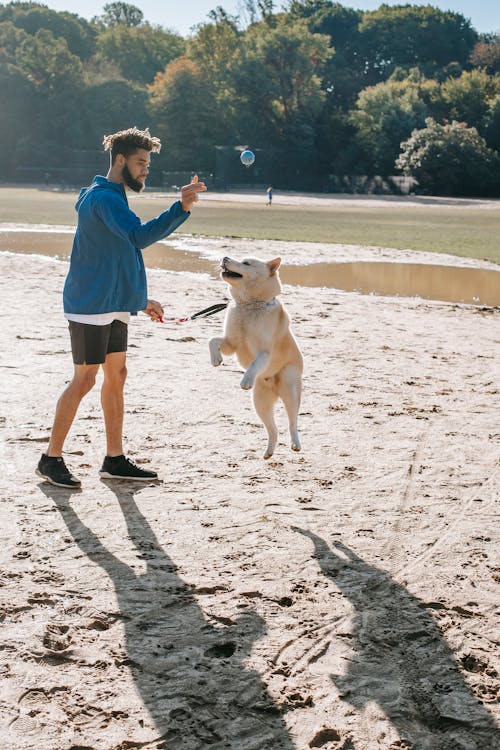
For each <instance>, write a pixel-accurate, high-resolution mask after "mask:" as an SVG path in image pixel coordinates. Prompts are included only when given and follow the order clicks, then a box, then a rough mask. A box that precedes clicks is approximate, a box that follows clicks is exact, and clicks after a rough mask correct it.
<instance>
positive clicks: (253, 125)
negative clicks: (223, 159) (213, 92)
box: [236, 15, 330, 148]
mask: <svg viewBox="0 0 500 750" xmlns="http://www.w3.org/2000/svg"><path fill="white" fill-rule="evenodd" d="M329 55H330V50H329V39H328V37H327V36H326V35H323V34H311V32H310V31H309V30H308V28H307V24H306V22H305V21H303V20H299V21H295V22H294V23H290V20H289V19H288V18H287V16H284V15H281V16H276V17H275V23H274V26H270V25H269V24H267V23H265V22H262V23H260V24H256V25H254V26H252V27H250V29H249V30H248V31H247V33H246V35H245V39H244V44H243V51H242V55H241V58H240V60H239V65H238V70H237V73H236V79H237V85H236V91H237V94H238V99H239V103H240V113H241V115H243V116H240V119H239V133H240V136H241V139H242V140H243V141H255V140H258V141H259V143H261V144H262V145H266V146H272V145H278V144H279V145H280V146H282V147H288V148H294V147H300V148H302V147H309V148H310V147H311V146H312V145H313V143H314V123H315V121H316V119H317V117H318V116H319V114H320V112H321V109H322V107H323V103H324V99H325V93H324V91H323V90H322V86H321V78H320V76H319V74H318V71H319V70H320V69H321V67H322V65H323V64H324V63H325V61H326V60H327V59H328V56H329Z"/></svg>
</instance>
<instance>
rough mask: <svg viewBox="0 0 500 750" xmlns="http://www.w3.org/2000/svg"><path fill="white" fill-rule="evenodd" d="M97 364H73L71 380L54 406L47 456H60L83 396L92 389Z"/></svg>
mask: <svg viewBox="0 0 500 750" xmlns="http://www.w3.org/2000/svg"><path fill="white" fill-rule="evenodd" d="M98 369H99V365H75V371H74V375H73V380H72V381H71V383H70V384H69V385H68V387H67V388H66V389H65V390H64V391H63V392H62V394H61V396H60V398H59V401H58V402H57V406H56V413H55V416H54V424H53V425H52V432H51V435H50V442H49V447H48V448H47V454H46V455H47V456H61V455H62V449H63V445H64V441H65V440H66V436H67V434H68V432H69V430H70V427H71V425H72V424H73V420H74V419H75V415H76V412H77V411H78V407H79V406H80V402H81V400H82V399H83V397H84V396H85V395H86V394H87V393H88V392H89V391H90V390H92V387H93V386H94V383H95V377H96V375H97V371H98Z"/></svg>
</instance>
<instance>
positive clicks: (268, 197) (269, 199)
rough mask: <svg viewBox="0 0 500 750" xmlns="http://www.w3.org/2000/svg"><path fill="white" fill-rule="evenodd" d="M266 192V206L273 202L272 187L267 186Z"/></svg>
mask: <svg viewBox="0 0 500 750" xmlns="http://www.w3.org/2000/svg"><path fill="white" fill-rule="evenodd" d="M266 194H267V200H266V206H271V205H272V202H273V189H272V187H268V188H267V190H266Z"/></svg>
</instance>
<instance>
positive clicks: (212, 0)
mask: <svg viewBox="0 0 500 750" xmlns="http://www.w3.org/2000/svg"><path fill="white" fill-rule="evenodd" d="M107 1H108V0H40V2H42V3H43V4H44V5H47V6H48V7H49V8H53V9H54V10H67V11H70V12H71V13H77V14H78V15H79V16H83V17H84V18H87V19H90V18H92V17H93V16H98V15H100V14H101V12H102V8H103V6H104V5H105V4H106V2H107ZM129 1H130V4H131V5H135V6H136V7H137V8H140V9H141V10H142V12H143V13H144V18H145V20H146V21H149V22H150V23H154V24H160V25H161V26H165V27H167V28H169V29H173V30H174V31H177V33H179V34H181V35H182V36H188V34H189V31H190V29H191V28H192V27H193V26H195V25H196V24H198V23H203V22H204V21H206V20H207V13H208V12H209V11H210V10H212V9H213V8H215V7H217V6H218V5H221V6H222V7H223V8H224V9H225V10H226V11H227V12H228V13H230V14H232V15H238V12H239V11H241V10H242V8H244V3H243V2H242V0H188V2H179V1H178V0H167V1H166V2H165V1H164V0H163V1H162V0H129ZM340 2H341V3H342V5H345V6H346V7H349V8H357V9H359V10H375V9H376V8H378V7H379V6H380V5H381V4H382V0H340ZM385 3H386V4H387V5H405V4H406V3H411V4H412V5H433V6H434V7H437V8H441V10H452V11H456V12H458V13H462V14H463V15H464V16H465V17H466V18H469V19H470V20H471V22H472V25H473V26H474V28H475V29H476V31H479V32H491V31H500V0H423V1H422V2H421V1H420V0H415V1H413V2H412V0H385ZM0 4H1V5H5V4H6V0H2V2H0ZM284 5H286V2H284V0H277V1H276V6H275V7H276V9H277V10H280V9H281V8H282V7H283V6H284Z"/></svg>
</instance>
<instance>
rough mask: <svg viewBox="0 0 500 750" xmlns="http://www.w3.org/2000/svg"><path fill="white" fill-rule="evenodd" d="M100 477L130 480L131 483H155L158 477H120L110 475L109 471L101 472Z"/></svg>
mask: <svg viewBox="0 0 500 750" xmlns="http://www.w3.org/2000/svg"><path fill="white" fill-rule="evenodd" d="M99 476H100V477H101V479H122V480H123V479H128V480H129V481H130V482H153V481H154V480H156V479H158V477H128V476H120V475H119V474H110V473H109V471H100V472H99Z"/></svg>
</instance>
